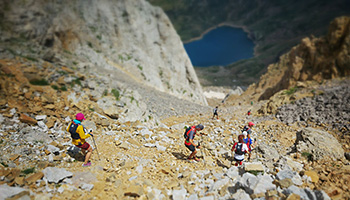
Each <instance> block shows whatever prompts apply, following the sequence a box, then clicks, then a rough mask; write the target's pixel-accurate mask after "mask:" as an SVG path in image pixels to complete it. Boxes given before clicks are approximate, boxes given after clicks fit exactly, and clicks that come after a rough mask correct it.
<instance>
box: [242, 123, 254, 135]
mask: <svg viewBox="0 0 350 200" xmlns="http://www.w3.org/2000/svg"><path fill="white" fill-rule="evenodd" d="M254 125H255V124H254V123H253V122H249V123H248V126H247V125H246V126H244V127H243V130H242V132H243V131H247V133H248V134H252V127H253V126H254Z"/></svg>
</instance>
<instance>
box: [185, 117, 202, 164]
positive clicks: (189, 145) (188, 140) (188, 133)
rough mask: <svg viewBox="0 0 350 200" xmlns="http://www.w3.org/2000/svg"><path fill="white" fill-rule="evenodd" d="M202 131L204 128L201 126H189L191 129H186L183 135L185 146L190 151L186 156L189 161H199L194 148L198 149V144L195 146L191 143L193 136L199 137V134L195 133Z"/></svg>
mask: <svg viewBox="0 0 350 200" xmlns="http://www.w3.org/2000/svg"><path fill="white" fill-rule="evenodd" d="M203 129H204V126H203V125H202V124H198V125H197V126H191V127H189V128H187V129H186V131H185V133H184V137H185V146H186V147H187V148H188V149H189V150H190V151H192V153H191V154H190V156H188V159H189V160H192V159H194V160H195V161H199V159H198V158H197V157H196V153H197V151H196V148H200V144H198V145H195V144H194V142H193V139H194V136H195V135H201V134H200V133H199V132H198V133H197V131H201V130H203ZM203 135H204V134H203Z"/></svg>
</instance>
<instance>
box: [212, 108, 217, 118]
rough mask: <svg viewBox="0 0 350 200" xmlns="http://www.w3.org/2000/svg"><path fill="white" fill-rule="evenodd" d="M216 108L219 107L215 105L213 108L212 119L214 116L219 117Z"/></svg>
mask: <svg viewBox="0 0 350 200" xmlns="http://www.w3.org/2000/svg"><path fill="white" fill-rule="evenodd" d="M218 109H219V108H218V106H216V107H215V108H214V110H213V112H214V114H213V117H212V119H214V117H215V116H216V119H219V115H218Z"/></svg>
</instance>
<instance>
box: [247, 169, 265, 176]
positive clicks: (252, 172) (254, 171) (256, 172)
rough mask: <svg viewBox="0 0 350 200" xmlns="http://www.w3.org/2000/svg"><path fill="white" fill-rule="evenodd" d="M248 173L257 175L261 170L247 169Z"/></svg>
mask: <svg viewBox="0 0 350 200" xmlns="http://www.w3.org/2000/svg"><path fill="white" fill-rule="evenodd" d="M248 172H249V173H251V174H253V175H255V176H257V175H258V174H261V173H262V172H261V171H256V170H251V171H248Z"/></svg>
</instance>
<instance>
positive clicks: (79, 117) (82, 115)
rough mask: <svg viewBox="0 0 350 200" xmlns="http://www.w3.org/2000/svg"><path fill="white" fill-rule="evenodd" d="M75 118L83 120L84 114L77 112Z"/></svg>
mask: <svg viewBox="0 0 350 200" xmlns="http://www.w3.org/2000/svg"><path fill="white" fill-rule="evenodd" d="M75 119H77V120H79V121H83V120H85V117H84V114H83V113H78V114H77V115H76V116H75Z"/></svg>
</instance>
